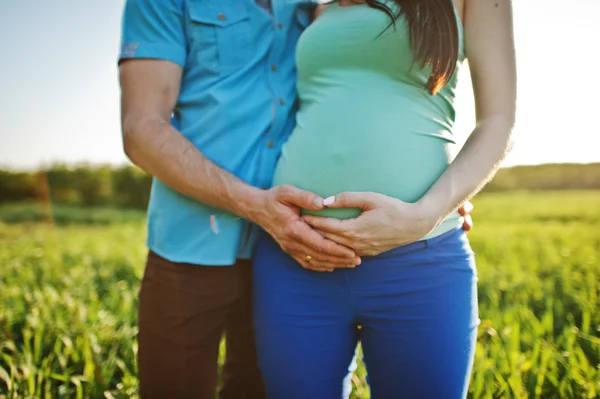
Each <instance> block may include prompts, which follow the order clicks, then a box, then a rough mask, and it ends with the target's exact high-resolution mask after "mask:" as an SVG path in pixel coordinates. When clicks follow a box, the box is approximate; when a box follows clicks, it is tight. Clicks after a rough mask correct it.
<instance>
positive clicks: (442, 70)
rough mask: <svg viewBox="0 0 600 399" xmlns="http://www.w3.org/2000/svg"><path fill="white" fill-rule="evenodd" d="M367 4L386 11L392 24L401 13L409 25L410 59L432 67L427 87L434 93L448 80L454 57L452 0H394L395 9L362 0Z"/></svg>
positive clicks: (455, 30) (455, 25)
mask: <svg viewBox="0 0 600 399" xmlns="http://www.w3.org/2000/svg"><path fill="white" fill-rule="evenodd" d="M365 2H366V3H367V4H368V5H369V7H372V8H376V9H378V10H381V11H383V12H385V13H386V14H388V15H389V17H390V18H391V20H392V22H391V24H390V26H392V25H394V24H395V22H396V20H397V19H398V18H400V17H402V16H404V17H406V19H407V21H408V26H409V34H410V43H411V47H412V49H413V53H414V60H413V62H418V63H420V65H421V67H422V68H423V67H428V66H430V67H431V68H432V71H431V75H430V76H429V81H428V82H427V90H429V92H430V93H431V94H435V93H437V92H438V91H439V90H440V89H441V88H442V87H443V86H444V85H445V84H447V83H448V81H449V80H450V78H451V77H452V75H453V74H454V71H455V70H456V62H457V60H458V46H459V44H458V23H457V21H456V14H455V11H454V4H453V3H452V0H394V2H395V3H396V4H397V5H398V9H399V12H397V13H394V12H393V11H392V9H391V8H390V7H388V6H387V5H385V4H384V3H382V2H381V1H379V0H365Z"/></svg>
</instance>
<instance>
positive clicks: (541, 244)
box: [0, 191, 600, 399]
mask: <svg viewBox="0 0 600 399" xmlns="http://www.w3.org/2000/svg"><path fill="white" fill-rule="evenodd" d="M474 203H475V211H474V212H473V217H474V219H475V230H474V231H473V232H472V233H470V239H471V242H472V246H473V248H474V250H475V252H476V258H477V263H478V273H479V300H480V317H481V319H482V323H481V326H480V329H479V339H478V344H477V353H476V360H475V365H474V370H473V375H472V380H471V386H470V397H471V398H561V399H562V398H599V397H600V312H598V309H599V303H600V298H599V287H600V192H598V191H587V192H573V191H572V192H544V193H514V194H485V195H482V196H480V197H479V198H477V199H476V200H475V201H474ZM59 211H60V212H59ZM18 212H21V213H22V214H23V215H29V214H30V213H29V212H27V211H23V208H22V207H20V208H19V207H4V208H0V220H4V223H0V397H1V398H134V397H137V387H136V385H137V379H136V362H135V354H136V343H135V335H136V307H137V290H138V285H139V280H140V277H141V275H142V272H143V260H144V254H145V252H144V245H143V243H144V238H145V231H144V222H143V215H142V214H135V213H128V214H126V215H125V216H122V215H121V216H118V215H117V214H118V212H116V213H115V212H113V211H106V212H104V213H102V212H100V213H99V214H100V215H101V216H96V217H92V218H89V217H87V216H86V214H87V211H84V210H76V211H73V215H74V216H73V219H72V220H70V219H69V214H70V211H69V210H65V209H61V210H56V213H58V214H59V215H60V217H61V218H62V219H64V220H62V221H60V220H59V221H58V222H59V223H57V224H56V225H54V226H48V225H45V224H42V223H39V222H31V220H43V217H37V218H29V220H30V221H29V222H19V223H17V222H18V221H19V220H23V219H27V217H26V216H20V217H19V216H18V215H17V216H15V214H16V213H18ZM38 213H39V211H38ZM95 214H96V215H97V214H98V213H95ZM112 214H115V215H117V216H115V217H112V216H110V215H112ZM107 215H108V216H107ZM42 216H43V213H42ZM98 220H101V221H102V222H101V223H95V224H93V225H89V224H88V222H90V221H91V222H95V221H96V222H97V221H98ZM440 331H443V328H440ZM223 349H224V348H223ZM364 376H365V373H364V368H363V367H362V365H361V367H360V368H359V370H358V373H357V374H356V376H355V378H354V384H355V390H354V397H355V398H368V397H369V392H368V387H367V386H366V385H365V382H364Z"/></svg>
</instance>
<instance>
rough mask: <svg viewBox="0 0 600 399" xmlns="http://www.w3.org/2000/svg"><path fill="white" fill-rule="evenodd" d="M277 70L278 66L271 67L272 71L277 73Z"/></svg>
mask: <svg viewBox="0 0 600 399" xmlns="http://www.w3.org/2000/svg"><path fill="white" fill-rule="evenodd" d="M276 70H277V65H275V64H273V65H271V71H273V72H275V71H276Z"/></svg>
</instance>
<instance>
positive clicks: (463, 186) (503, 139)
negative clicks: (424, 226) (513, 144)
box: [420, 117, 513, 221]
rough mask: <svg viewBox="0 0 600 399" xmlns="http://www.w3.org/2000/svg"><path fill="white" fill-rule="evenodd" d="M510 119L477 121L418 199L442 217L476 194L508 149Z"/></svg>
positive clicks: (492, 174) (438, 216) (490, 176)
mask: <svg viewBox="0 0 600 399" xmlns="http://www.w3.org/2000/svg"><path fill="white" fill-rule="evenodd" d="M512 128H513V121H512V120H511V119H509V118H503V117H495V118H489V119H488V120H485V121H483V122H481V123H479V124H478V126H477V127H476V128H475V130H474V131H473V133H472V134H471V136H470V137H469V139H468V140H467V142H466V143H465V145H464V147H463V148H462V149H461V151H460V153H459V154H458V155H457V157H456V159H455V160H454V161H453V162H452V164H451V165H450V166H449V167H448V169H446V171H445V172H444V173H443V174H442V176H441V177H440V178H439V179H438V180H437V181H436V182H435V184H434V185H433V186H432V187H431V189H430V190H429V191H428V192H427V194H425V196H424V197H423V198H422V199H421V200H420V202H421V203H422V204H423V205H424V207H425V208H426V209H428V210H429V211H431V212H433V214H434V215H435V217H436V218H439V220H440V221H441V220H443V219H444V218H445V217H446V216H448V215H449V214H450V213H452V212H454V211H455V210H457V209H458V208H459V207H460V206H461V205H462V204H463V203H464V202H465V201H467V200H469V199H470V198H472V197H473V196H474V195H475V194H477V193H478V192H479V191H480V190H481V189H482V188H483V187H484V186H485V185H486V184H487V183H488V182H489V181H490V180H491V179H492V178H493V176H494V175H495V173H496V171H497V170H498V168H499V167H500V163H501V162H502V160H503V159H504V158H505V156H506V154H507V152H508V150H509V149H510V138H511V133H512Z"/></svg>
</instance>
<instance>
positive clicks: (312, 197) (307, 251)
mask: <svg viewBox="0 0 600 399" xmlns="http://www.w3.org/2000/svg"><path fill="white" fill-rule="evenodd" d="M301 208H304V209H310V210H319V209H323V199H322V198H321V197H320V196H318V195H316V194H314V193H311V192H308V191H304V190H300V189H298V188H296V187H293V186H288V185H284V186H277V187H273V188H272V189H270V190H268V191H265V194H264V196H263V198H262V201H261V206H259V207H258V208H257V209H256V211H255V212H254V214H253V215H251V217H250V219H251V220H252V221H253V222H255V223H257V224H259V225H260V226H262V227H263V228H264V229H265V230H266V231H267V232H268V233H269V234H270V235H271V236H272V237H273V238H274V239H275V241H277V243H278V244H279V245H280V246H281V248H282V249H283V250H284V251H285V252H286V253H287V254H289V255H290V256H292V257H293V258H294V259H295V260H296V261H297V262H298V263H300V264H301V265H302V267H304V268H306V269H311V270H315V271H321V272H324V271H333V270H334V269H335V268H352V267H355V266H356V265H359V264H360V258H359V257H357V256H356V253H355V252H354V251H353V250H351V249H349V248H347V247H344V246H343V245H340V244H336V243H335V242H333V241H331V240H328V239H326V238H324V237H323V236H322V235H321V234H319V233H318V232H316V231H314V230H313V229H312V228H311V227H310V226H309V225H308V224H307V223H306V222H305V221H304V220H303V219H302V218H301V217H300V209H301ZM307 255H308V256H310V257H311V258H312V259H311V260H310V261H307V260H306V258H307Z"/></svg>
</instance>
